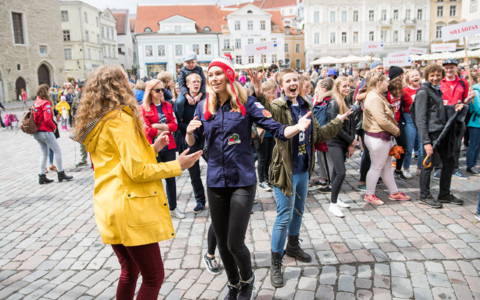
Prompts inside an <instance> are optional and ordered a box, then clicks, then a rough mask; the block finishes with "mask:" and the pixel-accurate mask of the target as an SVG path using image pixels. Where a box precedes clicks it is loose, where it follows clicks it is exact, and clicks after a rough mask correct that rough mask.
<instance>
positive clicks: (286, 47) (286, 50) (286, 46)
mask: <svg viewBox="0 0 480 300" xmlns="http://www.w3.org/2000/svg"><path fill="white" fill-rule="evenodd" d="M285 52H288V44H287V43H285Z"/></svg>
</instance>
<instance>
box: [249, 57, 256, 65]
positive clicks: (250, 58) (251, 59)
mask: <svg viewBox="0 0 480 300" xmlns="http://www.w3.org/2000/svg"><path fill="white" fill-rule="evenodd" d="M254 62H255V58H254V57H253V56H249V57H248V63H249V64H253V63H254Z"/></svg>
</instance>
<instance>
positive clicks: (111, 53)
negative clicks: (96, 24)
mask: <svg viewBox="0 0 480 300" xmlns="http://www.w3.org/2000/svg"><path fill="white" fill-rule="evenodd" d="M100 27H101V30H102V38H101V41H102V48H103V63H104V64H105V65H119V64H120V61H119V59H118V50H117V29H116V27H117V20H116V19H115V17H114V16H113V14H112V12H111V11H110V10H109V9H108V8H107V9H105V10H104V11H102V12H101V13H100Z"/></svg>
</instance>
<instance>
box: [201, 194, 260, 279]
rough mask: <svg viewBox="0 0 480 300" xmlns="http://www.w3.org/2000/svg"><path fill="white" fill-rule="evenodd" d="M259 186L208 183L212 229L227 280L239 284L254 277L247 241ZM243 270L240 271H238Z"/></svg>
mask: <svg viewBox="0 0 480 300" xmlns="http://www.w3.org/2000/svg"><path fill="white" fill-rule="evenodd" d="M255 190H256V186H255V185H251V186H247V187H232V188H229V187H226V188H210V187H207V194H208V202H209V203H210V214H211V217H212V224H213V230H214V232H215V236H216V237H217V242H218V251H219V252H220V256H221V258H222V261H223V265H224V267H225V272H226V273H227V277H228V281H229V282H230V283H231V284H237V283H238V282H239V281H240V276H241V279H242V280H248V279H250V278H251V277H252V274H253V272H252V262H251V259H250V251H249V250H248V248H247V246H246V245H245V233H246V232H247V227H248V222H249V220H250V213H251V211H252V207H253V200H254V199H255ZM239 271H240V274H239Z"/></svg>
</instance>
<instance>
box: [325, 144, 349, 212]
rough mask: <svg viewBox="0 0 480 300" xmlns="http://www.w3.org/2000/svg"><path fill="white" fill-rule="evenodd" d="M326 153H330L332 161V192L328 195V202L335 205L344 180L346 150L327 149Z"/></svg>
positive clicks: (340, 148)
mask: <svg viewBox="0 0 480 300" xmlns="http://www.w3.org/2000/svg"><path fill="white" fill-rule="evenodd" d="M328 152H330V155H331V156H332V161H333V171H332V192H331V194H330V202H331V203H337V198H338V193H340V189H341V188H342V183H343V181H344V180H345V173H346V172H345V156H346V155H345V154H346V149H345V148H342V147H328Z"/></svg>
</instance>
